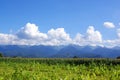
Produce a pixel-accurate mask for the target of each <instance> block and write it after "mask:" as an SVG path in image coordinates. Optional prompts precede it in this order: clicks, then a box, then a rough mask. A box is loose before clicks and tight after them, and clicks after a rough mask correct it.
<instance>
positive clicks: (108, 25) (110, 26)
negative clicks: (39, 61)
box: [103, 22, 115, 28]
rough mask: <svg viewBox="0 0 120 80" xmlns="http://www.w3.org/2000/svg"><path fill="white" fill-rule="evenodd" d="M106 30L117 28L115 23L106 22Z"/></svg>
mask: <svg viewBox="0 0 120 80" xmlns="http://www.w3.org/2000/svg"><path fill="white" fill-rule="evenodd" d="M103 25H104V26H105V27H106V28H115V25H114V23H112V22H104V24H103Z"/></svg>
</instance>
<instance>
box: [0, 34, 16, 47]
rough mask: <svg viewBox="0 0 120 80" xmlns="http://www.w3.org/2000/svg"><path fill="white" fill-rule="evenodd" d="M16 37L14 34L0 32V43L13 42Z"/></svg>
mask: <svg viewBox="0 0 120 80" xmlns="http://www.w3.org/2000/svg"><path fill="white" fill-rule="evenodd" d="M16 39H17V36H15V35H12V34H3V33H0V44H2V45H8V44H14V41H15V40H16Z"/></svg>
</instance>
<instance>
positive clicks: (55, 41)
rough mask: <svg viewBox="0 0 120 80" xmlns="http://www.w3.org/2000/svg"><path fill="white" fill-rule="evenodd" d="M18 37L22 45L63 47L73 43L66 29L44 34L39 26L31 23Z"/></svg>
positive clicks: (18, 33)
mask: <svg viewBox="0 0 120 80" xmlns="http://www.w3.org/2000/svg"><path fill="white" fill-rule="evenodd" d="M16 35H17V36H18V38H19V41H20V42H21V43H22V44H27V45H40V44H42V45H63V44H68V43H69V42H70V41H71V38H70V36H69V34H67V33H66V32H65V30H64V28H57V29H51V30H49V31H48V33H42V32H40V31H39V29H38V26H36V25H35V24H31V23H27V24H26V26H25V27H22V28H21V29H20V30H19V31H18V32H17V34H16Z"/></svg>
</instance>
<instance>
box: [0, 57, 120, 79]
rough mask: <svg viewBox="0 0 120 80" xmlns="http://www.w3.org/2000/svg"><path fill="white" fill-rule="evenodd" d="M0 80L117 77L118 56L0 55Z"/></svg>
mask: <svg viewBox="0 0 120 80" xmlns="http://www.w3.org/2000/svg"><path fill="white" fill-rule="evenodd" d="M0 80H120V60H117V59H84V58H83V59H73V58H71V59H70V58H68V59H66V58H65V59H55V58H54V59H50V58H0Z"/></svg>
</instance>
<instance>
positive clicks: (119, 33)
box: [117, 28, 120, 38]
mask: <svg viewBox="0 0 120 80" xmlns="http://www.w3.org/2000/svg"><path fill="white" fill-rule="evenodd" d="M117 36H118V38H120V28H119V29H117Z"/></svg>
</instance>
